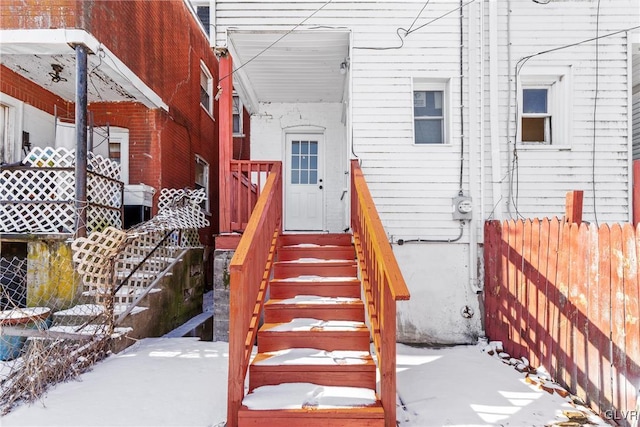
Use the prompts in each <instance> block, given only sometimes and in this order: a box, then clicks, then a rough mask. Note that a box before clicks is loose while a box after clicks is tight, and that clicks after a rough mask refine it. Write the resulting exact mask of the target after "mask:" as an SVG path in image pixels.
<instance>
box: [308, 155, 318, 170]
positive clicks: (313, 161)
mask: <svg viewBox="0 0 640 427" xmlns="http://www.w3.org/2000/svg"><path fill="white" fill-rule="evenodd" d="M309 169H313V170H318V156H311V157H310V158H309Z"/></svg>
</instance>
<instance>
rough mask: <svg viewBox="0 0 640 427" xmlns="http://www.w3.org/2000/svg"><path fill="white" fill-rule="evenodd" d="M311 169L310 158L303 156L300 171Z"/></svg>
mask: <svg viewBox="0 0 640 427" xmlns="http://www.w3.org/2000/svg"><path fill="white" fill-rule="evenodd" d="M308 168H309V156H302V159H300V169H308Z"/></svg>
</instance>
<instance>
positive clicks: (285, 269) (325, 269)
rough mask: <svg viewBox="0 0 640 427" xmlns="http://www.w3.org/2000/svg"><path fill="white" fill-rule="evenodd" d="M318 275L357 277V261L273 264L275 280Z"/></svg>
mask: <svg viewBox="0 0 640 427" xmlns="http://www.w3.org/2000/svg"><path fill="white" fill-rule="evenodd" d="M306 275H316V276H322V277H357V276H358V266H357V264H356V262H355V261H333V260H332V261H325V262H300V261H298V262H292V261H284V262H275V263H274V264H273V278H274V279H286V278H289V277H297V276H306Z"/></svg>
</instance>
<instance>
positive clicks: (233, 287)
mask: <svg viewBox="0 0 640 427" xmlns="http://www.w3.org/2000/svg"><path fill="white" fill-rule="evenodd" d="M270 170H271V171H270V173H269V176H268V178H267V181H266V184H265V185H264V188H263V189H262V192H261V194H260V197H259V198H258V201H257V203H256V205H255V209H254V210H253V213H252V214H251V218H250V219H249V222H248V224H247V227H246V229H245V231H244V234H243V235H242V238H241V239H240V243H239V244H238V247H237V248H236V252H235V254H234V256H233V258H232V259H231V262H230V264H229V272H230V275H231V280H230V283H229V291H230V293H229V379H228V397H227V425H228V426H229V427H235V426H237V425H238V410H239V409H240V405H241V404H242V399H243V398H244V382H245V377H246V375H247V370H248V368H249V362H250V359H251V350H252V349H253V343H254V342H255V338H256V334H257V332H258V326H259V319H260V312H261V311H262V306H263V304H264V300H265V296H266V292H267V284H268V280H269V276H270V274H271V267H272V265H273V261H274V255H275V247H276V240H277V237H278V235H279V233H280V231H281V218H282V163H281V162H273V163H272V167H271V168H270Z"/></svg>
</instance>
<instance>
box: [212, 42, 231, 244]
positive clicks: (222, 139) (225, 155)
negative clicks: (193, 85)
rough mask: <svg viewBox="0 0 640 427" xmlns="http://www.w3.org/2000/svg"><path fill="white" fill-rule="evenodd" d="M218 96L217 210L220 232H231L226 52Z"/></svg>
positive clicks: (229, 112)
mask: <svg viewBox="0 0 640 427" xmlns="http://www.w3.org/2000/svg"><path fill="white" fill-rule="evenodd" d="M219 76H220V78H219V80H218V88H217V91H216V97H218V96H219V98H218V120H219V123H218V154H219V157H218V165H219V166H218V167H219V175H218V178H219V180H218V182H219V184H218V185H219V198H218V200H219V201H218V203H219V207H218V210H219V212H220V216H219V220H218V222H219V227H220V233H229V232H231V156H232V153H233V61H232V59H231V55H230V54H229V53H228V52H224V53H223V54H222V56H221V57H220V65H219Z"/></svg>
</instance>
